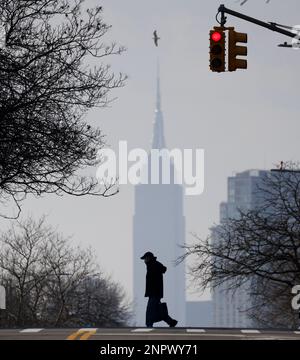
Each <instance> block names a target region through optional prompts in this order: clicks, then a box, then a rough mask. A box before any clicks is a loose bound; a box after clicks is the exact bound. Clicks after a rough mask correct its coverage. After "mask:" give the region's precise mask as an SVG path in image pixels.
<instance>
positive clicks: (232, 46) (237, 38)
mask: <svg viewBox="0 0 300 360" xmlns="http://www.w3.org/2000/svg"><path fill="white" fill-rule="evenodd" d="M247 41H248V36H247V34H244V33H238V32H236V31H235V30H234V28H230V29H229V44H228V71H236V70H237V69H247V60H245V59H240V58H237V56H247V54H248V50H247V47H246V46H240V45H237V43H244V44H246V43H247Z"/></svg>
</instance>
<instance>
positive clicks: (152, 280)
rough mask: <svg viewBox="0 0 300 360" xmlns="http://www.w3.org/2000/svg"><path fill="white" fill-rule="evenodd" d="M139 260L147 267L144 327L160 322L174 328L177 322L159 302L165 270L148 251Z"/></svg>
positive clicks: (162, 294)
mask: <svg viewBox="0 0 300 360" xmlns="http://www.w3.org/2000/svg"><path fill="white" fill-rule="evenodd" d="M141 259H142V260H144V262H145V264H146V266H147V275H146V292H145V297H148V298H149V299H148V304H147V310H146V326H147V327H153V323H155V322H159V321H162V320H163V321H165V322H166V323H167V324H168V325H169V326H170V327H174V326H176V325H177V322H178V321H177V320H175V319H172V318H171V317H170V316H169V314H168V308H167V304H166V303H161V301H160V300H161V299H162V298H163V297H164V290H163V274H164V273H165V272H166V271H167V268H166V267H165V266H164V265H163V264H161V263H160V262H159V261H157V260H156V257H155V256H154V255H153V254H152V253H151V252H149V251H148V252H146V253H145V254H144V255H143V256H142V257H141Z"/></svg>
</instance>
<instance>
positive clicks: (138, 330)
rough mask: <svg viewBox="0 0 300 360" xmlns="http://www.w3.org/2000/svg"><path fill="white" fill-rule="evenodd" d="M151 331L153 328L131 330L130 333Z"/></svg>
mask: <svg viewBox="0 0 300 360" xmlns="http://www.w3.org/2000/svg"><path fill="white" fill-rule="evenodd" d="M152 330H153V328H149V329H146V328H144V329H133V330H131V332H150V331H152Z"/></svg>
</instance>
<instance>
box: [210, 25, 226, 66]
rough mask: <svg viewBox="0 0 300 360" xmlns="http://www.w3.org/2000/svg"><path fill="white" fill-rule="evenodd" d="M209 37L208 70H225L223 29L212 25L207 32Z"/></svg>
mask: <svg viewBox="0 0 300 360" xmlns="http://www.w3.org/2000/svg"><path fill="white" fill-rule="evenodd" d="M209 35H210V36H209V39H210V70H211V71H214V72H224V71H225V37H226V35H225V29H224V28H222V27H214V30H211V31H210V33H209Z"/></svg>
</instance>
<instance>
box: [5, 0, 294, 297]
mask: <svg viewBox="0 0 300 360" xmlns="http://www.w3.org/2000/svg"><path fill="white" fill-rule="evenodd" d="M90 2H93V3H98V4H99V3H100V4H102V5H103V7H104V13H103V18H104V20H105V21H106V22H107V23H109V24H111V25H112V29H111V31H110V33H109V34H108V36H107V37H106V40H107V41H110V40H116V41H117V42H118V43H119V44H122V45H124V46H126V47H127V52H126V53H124V54H123V55H122V56H118V57H115V58H111V64H112V68H113V69H114V70H115V71H116V72H118V71H122V72H124V73H126V74H127V75H128V76H129V78H128V81H127V84H126V86H125V87H124V88H122V89H118V90H117V91H115V92H114V93H112V95H114V96H117V97H118V99H117V100H116V101H115V102H114V103H113V104H112V105H111V106H110V107H109V108H107V109H96V110H93V111H91V112H90V113H89V115H88V119H89V121H90V122H91V123H92V124H97V125H98V126H99V127H100V128H101V129H102V130H103V131H104V133H105V134H106V141H107V143H108V144H110V145H111V146H112V148H114V149H117V145H118V142H119V140H127V141H128V144H129V148H135V147H141V148H145V149H149V148H150V142H151V138H152V126H153V120H154V107H155V86H156V84H155V81H156V79H155V77H156V61H157V57H159V59H160V69H161V92H162V109H163V112H164V118H165V137H166V142H167V145H168V147H169V148H175V147H176V148H203V149H205V191H204V194H203V195H201V196H192V197H188V196H187V197H185V215H186V228H187V234H186V241H187V242H188V243H191V242H193V238H192V237H191V235H190V234H189V233H190V232H197V233H198V234H199V235H201V236H206V235H207V234H208V231H209V227H210V226H211V225H213V223H215V222H217V221H218V219H219V204H220V202H221V201H224V200H226V189H227V177H228V176H230V175H232V174H234V173H235V172H239V171H243V170H247V169H251V168H259V169H262V168H267V169H268V168H271V167H273V166H274V164H276V163H279V162H280V161H281V160H284V161H285V160H297V159H299V155H298V154H299V146H300V145H299V132H300V119H299V112H300V109H299V107H300V106H299V98H298V97H299V91H298V85H297V83H298V78H299V73H298V68H299V57H300V51H295V50H292V49H284V48H278V47H277V45H278V44H279V43H281V42H283V41H288V42H289V41H290V39H289V38H286V37H284V36H283V35H280V34H276V33H273V32H271V31H268V30H266V29H263V28H259V27H257V26H255V25H253V24H249V23H246V22H244V21H241V20H239V19H236V18H233V17H231V16H228V22H227V25H228V26H235V27H236V29H237V30H238V31H241V32H246V33H248V52H249V56H248V70H246V71H242V70H240V71H237V72H234V73H225V74H216V73H211V72H210V71H209V68H208V51H209V50H208V47H209V37H208V33H209V30H210V29H211V28H212V27H213V26H215V25H217V24H216V21H215V15H216V12H217V8H218V6H219V5H220V3H221V2H222V0H219V1H215V0H202V1H199V0H185V1H183V0H180V1H179V0H151V1H146V0H102V1H101V0H97V1H90ZM223 2H224V3H225V5H226V6H227V7H229V8H232V9H235V10H237V11H241V12H244V13H247V14H249V15H251V16H254V17H258V18H260V19H262V20H266V21H275V22H278V23H281V24H287V25H296V24H300V18H297V14H300V2H299V1H296V0H288V1H282V0H271V2H270V3H269V4H265V1H264V0H249V1H248V3H246V4H245V5H244V6H242V7H241V6H239V4H238V2H236V1H235V0H228V1H223ZM154 29H157V31H158V33H159V35H160V36H161V42H160V47H159V48H158V49H156V48H155V47H154V45H153V42H152V39H151V38H152V33H153V30H154ZM95 172H96V169H95ZM44 213H46V214H48V215H49V216H48V222H49V223H50V224H53V225H55V226H56V225H57V226H58V229H59V230H60V231H61V232H63V233H64V234H65V235H66V236H67V235H73V240H74V242H76V243H81V244H82V245H83V246H88V245H91V246H92V247H93V248H94V249H95V250H96V253H97V256H98V258H99V262H100V265H101V267H102V269H103V270H104V271H106V272H107V273H108V274H111V275H112V277H113V279H114V280H116V281H119V282H120V283H121V284H122V285H123V286H124V287H125V289H126V291H127V293H128V295H129V296H130V295H131V292H132V215H133V187H132V186H130V185H128V186H122V187H121V189H120V193H119V194H118V195H116V196H115V197H113V198H106V199H104V198H95V197H85V198H76V197H70V196H64V197H55V196H45V197H43V198H40V199H30V200H27V201H26V202H25V203H24V204H23V213H22V216H23V217H24V216H26V215H27V214H32V215H34V216H35V217H38V216H40V215H41V214H44ZM7 225H8V222H7V220H5V221H4V220H1V227H2V229H5V227H6V226H7ZM158 256H159V255H158ZM160 260H161V261H162V262H163V259H160ZM142 291H143V290H142ZM190 298H193V299H197V298H199V296H198V297H197V296H196V295H193V296H190Z"/></svg>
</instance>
